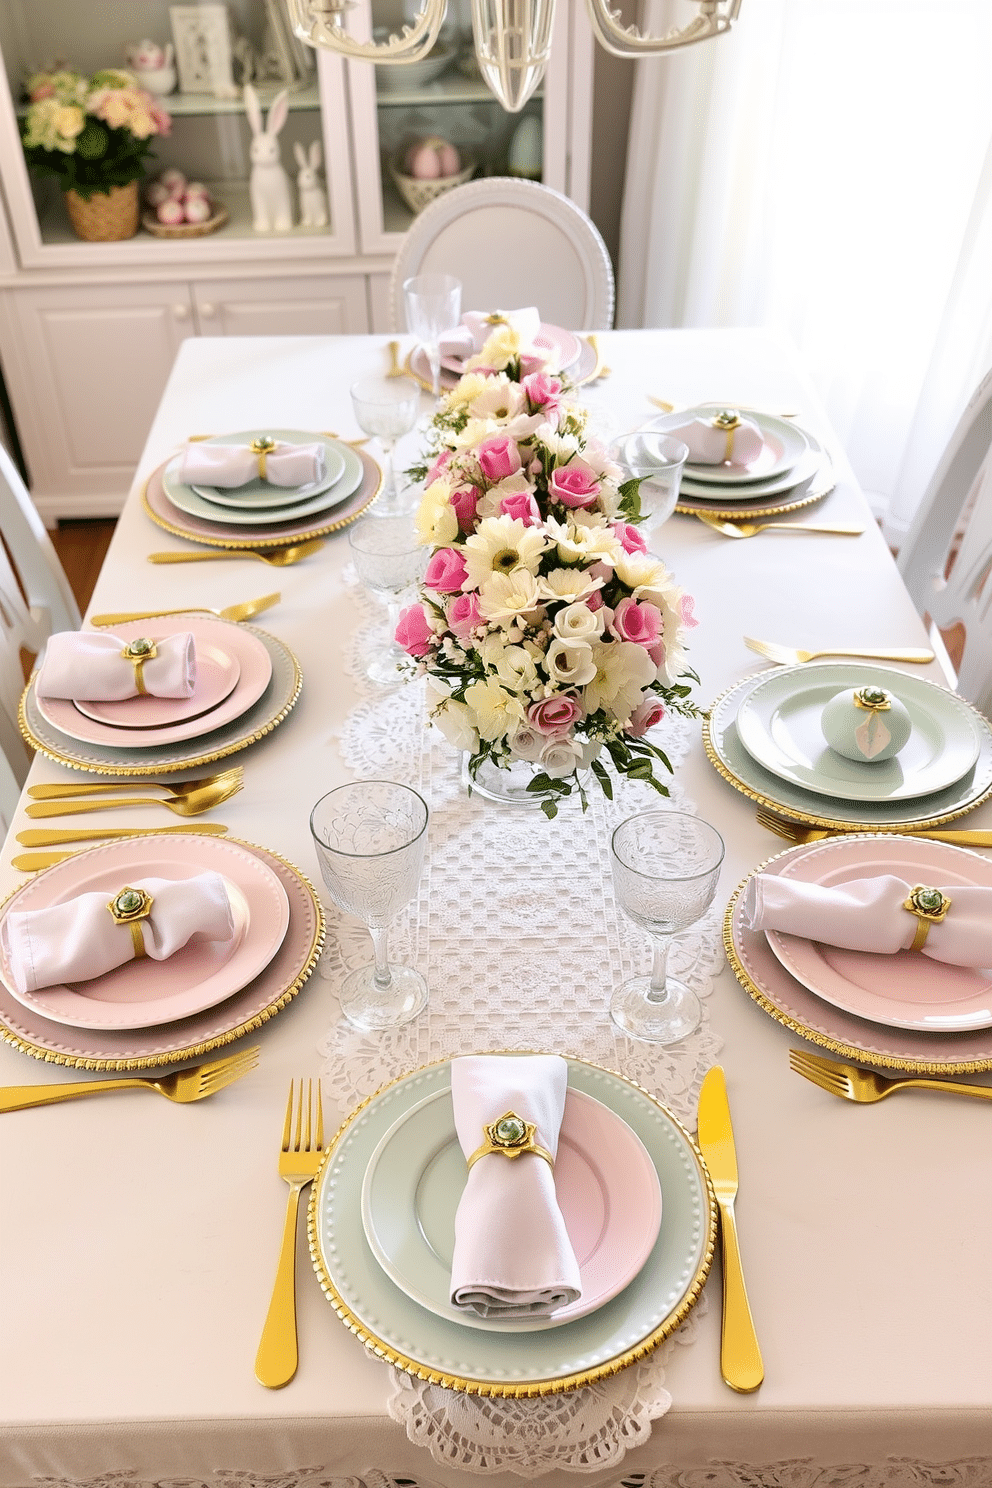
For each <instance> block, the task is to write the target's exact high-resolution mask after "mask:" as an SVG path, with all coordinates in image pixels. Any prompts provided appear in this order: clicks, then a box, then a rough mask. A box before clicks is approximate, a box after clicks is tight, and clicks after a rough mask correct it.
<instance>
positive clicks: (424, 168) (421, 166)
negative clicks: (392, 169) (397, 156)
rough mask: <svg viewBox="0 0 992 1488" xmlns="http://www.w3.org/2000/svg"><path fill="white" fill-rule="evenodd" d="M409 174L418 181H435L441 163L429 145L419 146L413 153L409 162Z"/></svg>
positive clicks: (439, 171)
mask: <svg viewBox="0 0 992 1488" xmlns="http://www.w3.org/2000/svg"><path fill="white" fill-rule="evenodd" d="M410 174H411V176H413V177H415V179H416V180H418V181H436V180H437V178H438V176H439V175H440V174H441V163H440V161H439V160H438V158H437V151H436V150H432V149H431V147H430V145H421V146H420V148H419V149H418V150H415V151H414V154H413V158H412V159H411V161H410Z"/></svg>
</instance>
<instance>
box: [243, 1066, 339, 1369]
mask: <svg viewBox="0 0 992 1488" xmlns="http://www.w3.org/2000/svg"><path fill="white" fill-rule="evenodd" d="M313 1086H314V1082H313V1080H308V1081H307V1090H306V1101H305V1102H304V1098H303V1081H302V1079H301V1080H300V1098H299V1101H298V1102H297V1101H296V1099H295V1092H296V1081H295V1080H290V1082H289V1100H288V1102H287V1104H286V1121H285V1124H284V1126H283V1129H282V1148H281V1150H280V1153H279V1176H280V1178H284V1179H285V1180H286V1182H287V1183H288V1184H289V1202H288V1204H287V1206H286V1223H285V1225H284V1227H283V1234H282V1248H281V1249H280V1252H279V1264H278V1266H277V1267H276V1279H275V1285H274V1286H273V1288H272V1300H271V1302H270V1303H269V1311H268V1314H267V1316H266V1319H265V1325H264V1327H263V1328H262V1338H261V1342H260V1343H259V1345H258V1353H257V1354H256V1355H255V1378H256V1379H257V1380H258V1381H259V1382H260V1383H261V1384H263V1385H266V1386H268V1388H269V1389H270V1390H279V1389H281V1388H282V1386H283V1385H288V1384H289V1382H290V1380H291V1379H292V1378H293V1375H294V1374H295V1373H296V1368H297V1365H298V1364H299V1350H298V1347H297V1342H296V1216H297V1212H298V1210H299V1207H300V1194H301V1193H302V1191H303V1189H304V1188H306V1186H307V1184H308V1183H310V1182H312V1181H313V1179H314V1178H315V1177H316V1176H317V1169H318V1168H319V1167H320V1164H321V1160H322V1158H323V1155H324V1106H323V1101H322V1099H321V1093H320V1081H319V1080H318V1081H317V1091H316V1103H315V1102H314V1089H313ZM304 1104H305V1106H306V1120H305V1122H304V1116H303V1111H304ZM294 1112H295V1120H294Z"/></svg>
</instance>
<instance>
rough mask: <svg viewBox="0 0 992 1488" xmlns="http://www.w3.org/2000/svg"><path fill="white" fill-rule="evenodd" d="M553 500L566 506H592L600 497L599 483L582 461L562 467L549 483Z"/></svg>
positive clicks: (549, 490) (549, 491)
mask: <svg viewBox="0 0 992 1488" xmlns="http://www.w3.org/2000/svg"><path fill="white" fill-rule="evenodd" d="M548 493H549V495H550V496H551V497H552V499H555V500H558V501H561V502H562V503H563V504H564V505H565V506H572V507H576V506H592V505H593V504H594V503H595V500H596V497H597V496H598V495H599V481H598V480H597V479H596V477H595V476H594V475H593V473H592V471H591V470H590V469H589V468H588V467H587V466H586V465H583V464H582V463H581V462H580V461H575V462H573V463H572V464H571V465H562V466H560V467H559V468H558V469H557V470H556V471H555V472H554V474H553V475H552V477H551V479H550V481H549V482H548Z"/></svg>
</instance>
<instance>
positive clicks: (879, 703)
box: [854, 687, 892, 713]
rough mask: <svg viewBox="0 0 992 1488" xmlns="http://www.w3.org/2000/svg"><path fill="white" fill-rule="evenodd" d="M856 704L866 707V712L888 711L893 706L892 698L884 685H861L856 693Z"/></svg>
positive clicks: (857, 706)
mask: <svg viewBox="0 0 992 1488" xmlns="http://www.w3.org/2000/svg"><path fill="white" fill-rule="evenodd" d="M854 706H855V707H856V708H864V710H865V712H866V713H887V712H889V711H890V710H891V708H892V699H891V698H890V697H889V694H888V693H887V692H886V691H885V688H884V687H859V688H858V690H857V692H856V693H855V694H854Z"/></svg>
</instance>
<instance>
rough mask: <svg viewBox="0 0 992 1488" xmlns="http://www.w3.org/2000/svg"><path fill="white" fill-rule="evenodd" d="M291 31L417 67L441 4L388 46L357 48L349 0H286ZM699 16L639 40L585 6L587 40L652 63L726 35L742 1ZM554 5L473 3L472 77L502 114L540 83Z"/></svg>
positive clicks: (706, 1)
mask: <svg viewBox="0 0 992 1488" xmlns="http://www.w3.org/2000/svg"><path fill="white" fill-rule="evenodd" d="M286 3H287V6H288V8H289V17H290V21H291V23H292V26H293V30H294V31H295V33H296V35H297V36H298V37H299V38H300V40H301V41H305V42H306V43H307V44H308V45H309V46H312V47H324V48H327V49H328V50H330V51H334V52H341V53H342V54H343V55H344V56H346V57H358V58H363V59H366V60H368V61H370V62H376V63H381V64H385V65H387V66H388V65H393V64H396V65H402V64H403V63H405V62H419V61H420V60H421V58H423V57H426V55H427V53H428V52H429V51H430V50H431V48H432V47H433V45H434V43H435V41H436V40H437V38H438V35H439V33H440V30H441V26H442V24H443V22H444V17H445V13H446V11H447V8H448V6H447V0H424V4H423V8H422V9H421V10H419V11H418V12H417V15H416V16H415V17H414V20H413V23H412V24H411V25H409V26H404V27H403V29H402V33H401V34H400V35H393V36H390V37H389V39H388V40H387V41H382V42H376V41H359V40H357V39H356V38H355V37H354V36H352V35H351V33H350V32H349V31H348V30H347V29H346V28H345V25H344V17H345V14H346V12H347V11H348V10H350V9H352V8H353V3H354V0H286ZM696 4H697V5H698V6H699V13H698V15H696V16H695V17H694V18H693V19H692V20H691V21H689V22H687V24H686V25H684V26H682V27H677V26H676V27H674V28H673V29H672V30H671V31H668V32H666V33H665V35H664V36H642V35H641V33H640V31H639V30H638V28H637V27H636V26H625V25H624V24H623V22H622V20H621V17H620V13H619V11H614V10H611V9H610V0H586V5H587V7H588V10H589V17H590V20H591V22H592V29H593V35H594V36H595V37H596V40H597V41H598V42H599V44H600V46H602V47H604V48H605V50H606V51H608V52H612V53H613V55H614V56H615V57H656V56H659V55H660V54H662V53H663V52H669V51H672V50H674V49H675V48H676V47H682V46H690V45H692V44H693V43H694V42H697V41H705V40H706V39H707V38H708V37H710V36H719V35H721V34H722V33H723V32H724V31H729V30H730V28H731V26H732V25H733V23H734V21H736V19H737V16H738V13H739V11H740V8H741V0H696ZM554 13H555V0H472V32H473V35H474V38H475V52H476V57H477V58H478V62H479V70H480V72H481V73H482V76H483V78H484V80H485V82H486V85H487V86H488V88H489V90H490V92H491V93H493V94H494V95H495V96H496V98H498V99H499V101H500V103H501V104H502V105H503V107H504V108H505V109H506V111H507V113H510V114H516V113H519V112H520V110H521V109H522V108H523V106H524V104H525V103H526V102H527V100H528V98H530V96H531V94H532V93H533V92H534V89H535V88H536V87H537V86H538V84H539V83H540V81H541V79H542V78H543V76H544V69H545V68H546V67H547V65H548V58H549V56H550V55H551V30H552V24H553V22H554Z"/></svg>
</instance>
